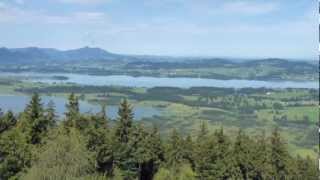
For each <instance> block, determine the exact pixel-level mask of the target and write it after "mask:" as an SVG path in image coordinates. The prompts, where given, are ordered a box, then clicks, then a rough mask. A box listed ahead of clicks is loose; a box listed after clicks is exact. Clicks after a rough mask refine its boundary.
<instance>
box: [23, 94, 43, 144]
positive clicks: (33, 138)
mask: <svg viewBox="0 0 320 180" xmlns="http://www.w3.org/2000/svg"><path fill="white" fill-rule="evenodd" d="M20 127H21V128H22V131H24V132H26V133H27V136H28V141H29V142H30V143H31V144H39V143H41V139H42V138H43V137H44V136H45V134H46V133H47V130H48V128H49V123H48V121H47V120H46V119H45V117H44V109H43V105H42V103H41V98H40V96H39V94H37V93H34V94H33V95H32V97H31V100H30V102H29V104H28V105H27V107H26V109H25V110H24V112H23V117H22V120H21V123H20Z"/></svg>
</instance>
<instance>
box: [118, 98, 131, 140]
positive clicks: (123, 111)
mask: <svg viewBox="0 0 320 180" xmlns="http://www.w3.org/2000/svg"><path fill="white" fill-rule="evenodd" d="M132 121H133V112H132V107H131V105H130V104H129V103H128V101H127V99H124V100H123V101H122V102H121V103H120V107H119V110H118V122H117V127H116V137H117V138H118V139H119V141H120V143H127V142H128V141H129V134H130V130H131V127H132Z"/></svg>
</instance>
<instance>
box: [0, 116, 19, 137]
mask: <svg viewBox="0 0 320 180" xmlns="http://www.w3.org/2000/svg"><path fill="white" fill-rule="evenodd" d="M16 123H17V119H16V117H15V116H14V115H13V113H12V111H8V112H6V113H5V114H4V115H3V116H2V117H0V134H1V133H3V132H5V131H7V130H9V129H11V128H12V127H14V126H15V125H16Z"/></svg>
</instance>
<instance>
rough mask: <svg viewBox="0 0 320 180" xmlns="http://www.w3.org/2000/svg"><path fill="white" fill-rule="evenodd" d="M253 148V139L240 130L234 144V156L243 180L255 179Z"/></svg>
mask: <svg viewBox="0 0 320 180" xmlns="http://www.w3.org/2000/svg"><path fill="white" fill-rule="evenodd" d="M253 147H254V144H253V142H252V141H251V139H250V138H249V137H248V136H247V135H246V134H245V133H244V132H243V131H242V130H241V129H240V130H239V132H238V135H237V137H236V139H235V142H234V147H233V156H234V158H235V161H236V167H237V168H238V169H239V170H240V171H241V175H242V178H243V179H252V178H253V177H254V165H253V159H252V155H253Z"/></svg>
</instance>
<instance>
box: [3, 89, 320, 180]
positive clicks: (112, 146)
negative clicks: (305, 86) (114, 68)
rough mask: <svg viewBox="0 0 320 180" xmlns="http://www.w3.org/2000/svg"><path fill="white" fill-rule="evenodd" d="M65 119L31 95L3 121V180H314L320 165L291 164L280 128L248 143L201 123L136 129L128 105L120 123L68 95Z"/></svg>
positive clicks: (5, 114)
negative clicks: (193, 127)
mask: <svg viewBox="0 0 320 180" xmlns="http://www.w3.org/2000/svg"><path fill="white" fill-rule="evenodd" d="M66 107H67V112H66V113H65V116H64V117H61V118H59V117H58V116H57V115H56V112H55V106H54V104H53V103H49V104H48V105H43V104H42V101H41V97H40V96H39V94H37V93H35V94H33V96H32V98H31V100H30V102H29V104H28V105H27V106H26V107H25V110H24V111H23V112H22V113H20V114H17V115H16V114H14V113H13V112H11V111H7V112H1V113H0V180H7V179H22V180H24V179H26V180H38V179H39V180H66V179H68V180H69V179H71V180H72V179H88V180H100V179H114V180H121V179H125V180H131V179H139V180H149V179H150V180H151V179H155V180H189V179H190V180H193V179H200V180H207V179H209V180H210V179H213V180H215V179H225V180H227V179H232V180H233V179H235V180H238V179H239V180H241V179H254V180H263V179H267V180H269V179H274V180H287V179H292V180H313V179H314V180H316V179H318V177H319V176H318V171H317V170H318V169H317V162H316V160H315V159H312V158H310V157H306V158H305V157H303V158H302V157H300V156H293V155H291V154H290V153H289V150H288V148H287V143H286V140H285V139H284V138H282V136H281V129H279V128H277V127H275V128H274V129H273V131H272V133H269V134H270V135H268V136H266V132H264V131H261V132H259V133H258V135H255V136H250V135H249V134H246V133H245V132H244V131H243V130H241V129H239V130H238V133H237V135H236V136H234V137H233V136H230V135H229V136H228V135H226V133H224V129H223V127H221V128H219V129H218V130H214V131H213V132H212V131H210V130H209V128H208V127H207V123H206V121H199V125H198V126H199V127H198V131H197V133H196V134H188V133H185V132H184V133H182V132H180V131H179V129H172V130H171V131H170V133H169V134H167V135H163V134H161V135H160V133H159V130H158V127H157V126H156V125H154V126H150V125H146V124H144V123H143V122H142V121H141V122H139V121H135V120H134V119H135V118H134V114H133V109H132V106H131V105H130V103H129V102H128V100H127V99H123V100H122V101H121V103H120V105H119V110H118V118H117V119H116V120H115V121H114V120H111V119H109V118H108V114H107V113H106V108H107V106H105V105H103V106H101V112H99V113H97V114H82V113H80V110H79V101H78V97H77V96H76V95H75V94H73V93H72V94H70V96H69V98H68V103H67V104H66Z"/></svg>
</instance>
